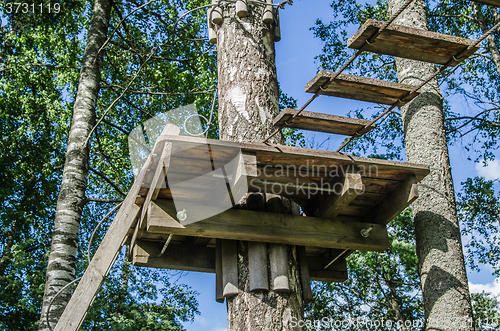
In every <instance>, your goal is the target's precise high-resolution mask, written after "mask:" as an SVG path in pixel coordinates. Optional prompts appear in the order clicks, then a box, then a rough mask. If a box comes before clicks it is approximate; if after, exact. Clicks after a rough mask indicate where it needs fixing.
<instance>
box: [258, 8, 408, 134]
mask: <svg viewBox="0 0 500 331" xmlns="http://www.w3.org/2000/svg"><path fill="white" fill-rule="evenodd" d="M412 2H413V0H407V1H406V2H405V3H404V4H403V6H401V8H399V10H398V11H397V12H395V13H394V14H393V15H392V16H391V17H390V18H389V20H388V21H387V22H386V23H385V24H384V25H383V26H382V27H381V28H380V29H378V30H377V31H376V32H375V33H373V35H372V36H371V37H370V38H368V40H367V41H366V42H365V43H364V44H363V46H361V48H360V49H358V51H357V52H356V53H355V54H354V55H353V56H352V57H351V58H350V59H349V60H348V61H347V62H346V63H344V65H343V66H342V67H341V68H340V69H339V70H338V71H337V72H335V73H334V74H333V75H332V77H330V79H329V80H328V81H327V82H326V83H325V84H323V85H322V86H320V88H319V89H318V91H316V93H314V95H313V96H312V97H311V98H310V99H309V100H308V101H307V102H306V103H305V104H304V105H303V106H302V107H300V109H299V111H298V112H296V113H295V114H294V115H293V116H292V117H291V118H290V119H289V120H288V123H291V122H292V121H293V120H294V119H295V118H296V117H297V116H299V115H300V113H302V112H303V111H304V109H306V108H307V106H309V105H310V104H311V103H312V102H313V101H314V100H315V99H316V98H317V97H318V96H319V95H320V94H321V91H322V90H323V89H325V88H326V87H327V86H328V85H329V84H330V83H331V82H333V81H334V80H335V79H337V77H338V76H339V75H340V74H341V73H342V72H343V71H344V70H345V69H346V68H347V67H348V66H349V65H351V63H352V62H354V60H356V58H357V57H358V56H359V55H360V54H361V53H362V52H363V51H364V49H365V48H366V47H367V46H368V45H370V44H371V43H373V42H374V41H375V39H376V38H377V37H378V36H379V35H380V34H381V33H382V32H384V30H385V29H387V28H388V27H389V25H391V23H392V22H394V20H395V19H396V18H397V17H398V16H399V15H401V13H402V12H403V10H405V9H406V7H408V6H409V5H410V4H411V3H412ZM286 126H288V125H287V123H283V124H282V125H280V126H279V127H278V128H277V129H276V130H274V131H273V132H272V133H271V134H270V135H269V136H268V137H267V138H266V139H264V140H263V141H262V142H263V143H266V142H267V141H268V140H269V139H271V138H272V137H273V136H274V135H276V134H277V133H278V132H280V131H281V130H282V129H283V128H284V127H286Z"/></svg>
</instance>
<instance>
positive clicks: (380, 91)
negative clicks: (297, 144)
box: [306, 70, 418, 105]
mask: <svg viewBox="0 0 500 331" xmlns="http://www.w3.org/2000/svg"><path fill="white" fill-rule="evenodd" d="M333 74H334V73H333V72H331V71H325V70H322V71H320V72H319V73H318V74H317V75H316V77H314V78H313V80H311V81H310V82H309V83H308V84H307V85H306V92H309V93H316V92H317V91H320V94H323V95H329V96H333V97H339V98H346V99H353V100H360V101H367V102H373V103H381V104H385V105H392V104H394V103H395V102H397V101H398V100H401V101H402V102H403V103H406V102H408V101H411V99H413V98H415V97H416V96H417V95H418V92H417V93H415V94H414V95H413V96H412V97H411V98H408V97H406V96H407V95H408V93H409V92H410V91H411V90H413V89H414V88H415V86H411V85H406V84H399V83H394V82H387V81H383V80H379V79H373V78H366V77H359V76H352V75H346V74H340V75H339V76H338V77H337V78H336V79H335V80H334V81H333V82H331V83H330V84H328V86H327V87H326V88H325V89H324V90H321V89H320V86H323V85H324V84H325V83H326V82H327V81H328V80H330V78H331V77H332V75H333Z"/></svg>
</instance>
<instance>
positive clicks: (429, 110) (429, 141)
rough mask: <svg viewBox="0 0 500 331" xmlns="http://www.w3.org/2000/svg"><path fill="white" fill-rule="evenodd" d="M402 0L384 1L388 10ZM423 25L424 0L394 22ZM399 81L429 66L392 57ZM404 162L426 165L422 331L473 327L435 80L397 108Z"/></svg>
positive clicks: (421, 222)
mask: <svg viewBox="0 0 500 331" xmlns="http://www.w3.org/2000/svg"><path fill="white" fill-rule="evenodd" d="M402 4H403V2H402V1H397V0H389V7H390V10H391V12H395V11H396V10H397V9H398V8H399V6H401V5H402ZM394 23H395V24H400V25H406V26H410V27H414V28H419V29H427V18H426V16H425V9H424V1H423V0H415V1H414V2H412V4H411V5H410V6H409V7H408V8H407V9H406V10H405V11H404V12H403V14H401V15H400V16H399V17H398V19H397V20H396V21H395V22H394ZM396 66H397V70H398V79H399V82H400V83H404V84H411V85H419V84H420V83H421V82H422V81H423V80H425V78H427V77H429V76H430V75H431V74H432V73H434V72H435V70H437V69H436V68H435V66H434V65H433V64H429V63H424V62H419V61H414V60H408V59H400V58H397V59H396ZM401 115H402V117H403V126H404V134H405V143H406V155H407V159H408V162H414V163H422V164H426V165H429V166H430V170H431V172H430V174H429V175H428V176H427V177H426V178H425V179H424V180H423V181H422V182H421V183H420V184H419V190H420V197H419V198H418V199H417V200H416V201H415V202H414V203H413V212H414V222H415V235H416V243H417V255H418V260H419V271H420V278H421V282H422V292H423V299H424V310H425V317H426V330H440V331H442V330H450V331H451V330H454V331H456V330H473V326H472V325H471V324H472V308H471V301H470V295H469V289H468V283H467V274H466V270H465V263H464V257H463V250H462V242H461V238H460V228H459V222H458V217H457V211H456V202H455V192H454V189H453V180H452V177H451V167H450V160H449V155H448V145H447V142H446V136H445V128H444V114H443V100H442V95H441V91H440V89H439V86H438V83H437V80H436V79H434V80H432V81H431V82H430V83H429V84H427V85H426V86H424V87H423V88H422V93H421V94H420V96H418V97H417V98H415V99H414V100H413V101H412V102H410V103H408V104H407V105H405V106H404V107H402V109H401Z"/></svg>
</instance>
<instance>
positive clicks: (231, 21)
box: [215, 4, 283, 144]
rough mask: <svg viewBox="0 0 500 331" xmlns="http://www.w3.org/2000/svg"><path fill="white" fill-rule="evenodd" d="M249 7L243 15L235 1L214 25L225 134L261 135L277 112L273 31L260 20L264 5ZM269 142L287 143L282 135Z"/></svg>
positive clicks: (229, 136) (235, 137) (252, 137)
mask: <svg viewBox="0 0 500 331" xmlns="http://www.w3.org/2000/svg"><path fill="white" fill-rule="evenodd" d="M248 7H249V16H247V17H245V18H239V17H237V16H236V14H235V10H234V5H226V6H224V8H223V10H224V21H223V23H222V24H221V25H219V26H215V28H216V30H217V66H218V79H219V85H218V89H219V136H220V139H221V140H227V141H238V142H244V141H245V142H249V141H262V140H264V139H265V138H266V137H267V135H268V134H270V133H271V132H272V131H273V130H274V126H273V118H274V117H275V116H276V115H278V113H279V88H278V79H277V75H276V64H275V51H274V41H273V38H274V37H273V31H272V29H271V28H270V27H269V26H267V25H265V24H264V23H262V21H261V18H262V15H261V13H262V12H263V9H262V7H255V6H252V5H251V4H249V5H248ZM270 142H271V143H278V144H279V143H283V136H282V135H281V133H280V134H277V135H275V136H274V137H273V138H272V139H271V141H270Z"/></svg>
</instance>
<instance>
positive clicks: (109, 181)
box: [89, 167, 127, 197]
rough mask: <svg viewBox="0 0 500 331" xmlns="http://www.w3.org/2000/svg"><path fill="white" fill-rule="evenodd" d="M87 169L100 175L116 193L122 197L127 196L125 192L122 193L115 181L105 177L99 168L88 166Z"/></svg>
mask: <svg viewBox="0 0 500 331" xmlns="http://www.w3.org/2000/svg"><path fill="white" fill-rule="evenodd" d="M89 170H90V171H92V172H93V173H95V174H96V175H98V176H99V177H101V178H102V179H104V181H105V182H106V183H108V184H109V185H111V186H112V187H113V188H114V189H115V190H116V191H117V192H118V193H120V194H121V195H123V196H124V197H126V196H127V195H126V194H125V193H123V191H122V190H121V189H120V188H119V187H118V186H117V185H116V184H115V183H113V181H111V179H109V178H108V177H106V175H104V174H103V173H102V172H100V171H99V170H97V169H94V168H92V167H90V168H89Z"/></svg>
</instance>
